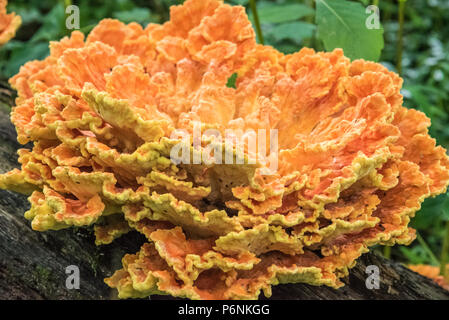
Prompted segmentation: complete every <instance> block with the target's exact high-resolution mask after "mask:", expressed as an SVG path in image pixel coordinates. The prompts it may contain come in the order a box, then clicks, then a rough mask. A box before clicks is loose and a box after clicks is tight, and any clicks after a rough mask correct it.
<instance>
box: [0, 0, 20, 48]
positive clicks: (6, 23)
mask: <svg viewBox="0 0 449 320" xmlns="http://www.w3.org/2000/svg"><path fill="white" fill-rule="evenodd" d="M7 4H8V1H7V0H0V47H1V46H2V45H4V44H5V43H6V42H8V41H9V40H11V39H12V38H14V36H15V35H16V31H17V29H18V28H19V26H20V24H21V23H22V19H21V18H20V16H17V15H16V14H15V13H14V12H13V13H10V14H6V5H7Z"/></svg>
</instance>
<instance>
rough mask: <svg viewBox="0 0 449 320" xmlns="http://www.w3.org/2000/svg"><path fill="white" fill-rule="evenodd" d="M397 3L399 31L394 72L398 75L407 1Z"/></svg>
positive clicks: (402, 0)
mask: <svg viewBox="0 0 449 320" xmlns="http://www.w3.org/2000/svg"><path fill="white" fill-rule="evenodd" d="M398 1H399V15H398V22H399V30H398V42H397V49H398V51H397V56H396V70H397V72H398V74H399V75H401V74H402V49H403V47H404V37H403V33H404V11H405V2H406V1H407V0H398Z"/></svg>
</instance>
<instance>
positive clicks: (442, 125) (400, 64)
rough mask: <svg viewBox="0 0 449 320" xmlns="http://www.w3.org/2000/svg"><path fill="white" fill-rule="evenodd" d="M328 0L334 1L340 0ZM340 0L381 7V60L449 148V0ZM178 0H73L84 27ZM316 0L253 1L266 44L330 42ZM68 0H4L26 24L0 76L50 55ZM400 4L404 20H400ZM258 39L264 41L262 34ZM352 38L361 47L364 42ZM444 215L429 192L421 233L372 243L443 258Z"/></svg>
mask: <svg viewBox="0 0 449 320" xmlns="http://www.w3.org/2000/svg"><path fill="white" fill-rule="evenodd" d="M326 1H327V2H328V3H333V2H332V1H337V0H326ZM338 1H340V2H342V1H346V2H355V3H357V5H358V6H360V7H361V8H362V6H363V10H364V9H365V7H367V6H368V5H373V4H374V5H378V6H379V9H380V11H379V12H380V21H381V23H382V27H383V38H384V46H383V50H382V52H381V55H380V59H379V62H380V63H382V64H384V65H385V66H386V67H387V68H389V69H390V70H392V71H396V72H399V73H401V75H402V77H403V78H404V86H403V90H402V93H403V95H404V103H405V105H406V106H407V107H410V108H417V109H419V110H421V111H423V112H425V113H426V114H427V116H429V117H430V118H431V120H432V127H431V128H430V131H431V135H432V136H433V137H435V138H436V139H437V141H438V143H439V144H441V145H443V146H444V147H445V148H449V41H447V39H448V38H449V25H448V24H447V22H448V21H449V1H447V0H427V1H425V0H408V1H405V0H377V1H376V0H360V1H356V0H353V1H349V0H338ZM182 2H183V1H182V0H109V1H99V0H78V1H76V0H73V4H75V5H77V6H78V7H79V8H80V28H81V31H83V32H84V33H88V32H89V31H90V30H91V29H92V28H93V27H94V26H95V25H96V24H97V23H98V22H99V21H100V20H101V19H103V18H116V19H119V20H121V21H123V22H125V23H128V22H131V21H137V22H139V23H141V24H142V25H143V26H145V25H146V24H148V23H149V22H153V23H162V22H164V21H166V20H168V18H169V7H170V6H171V5H176V4H180V3H182ZM225 2H229V3H231V4H239V5H243V6H245V7H246V8H247V12H248V14H249V16H250V18H251V20H252V21H254V16H253V12H252V10H251V2H253V1H252V0H229V1H225ZM254 2H255V1H254ZM319 2H320V1H317V2H315V1H314V0H276V1H269V0H258V1H257V2H256V3H257V12H258V17H259V21H260V26H261V31H262V34H263V39H264V42H265V44H269V45H272V46H274V47H276V48H277V49H279V50H280V51H282V52H284V53H292V52H295V51H298V50H299V49H300V48H301V47H303V46H307V47H313V48H315V49H317V50H325V49H329V48H328V46H326V43H325V41H324V42H323V38H324V37H323V36H321V37H320V36H319V34H318V33H319V32H317V31H319V30H318V29H319V23H318V22H319V21H318V18H317V17H315V16H316V13H317V10H318V5H319ZM321 2H325V1H321ZM69 4H72V1H70V0H47V1H42V0H10V1H9V7H8V11H14V12H16V13H17V14H19V15H20V16H22V20H23V24H22V26H21V28H20V29H19V31H18V33H17V36H16V38H15V39H13V40H12V41H10V42H9V43H8V44H6V45H5V46H4V47H3V48H1V49H0V78H3V79H6V78H9V77H11V76H12V75H14V74H15V73H17V72H18V70H19V68H20V66H21V65H23V64H24V63H25V62H27V61H29V60H34V59H43V58H44V57H45V56H46V55H47V54H48V41H50V40H58V39H60V38H61V37H63V36H65V35H67V34H68V33H69V30H67V29H66V27H65V19H66V17H67V15H66V13H65V7H66V6H67V5H69ZM401 11H402V12H403V24H402V27H401V23H400V22H399V21H400V15H401V14H400V12H401ZM315 18H317V19H315ZM253 23H254V22H253ZM317 23H318V26H317ZM337 32H340V31H339V30H337ZM401 35H402V36H401ZM362 37H363V35H362ZM401 38H402V40H401ZM362 39H363V38H362ZM258 40H259V42H261V39H260V36H259V39H258ZM365 40H366V39H365ZM368 41H369V39H368ZM401 43H403V45H401ZM357 45H359V46H360V47H363V46H366V45H367V44H366V43H358V44H357ZM401 52H402V53H401ZM401 55H402V56H401ZM448 221H449V199H448V196H447V195H446V194H444V195H441V196H439V197H437V198H434V199H428V200H426V201H425V203H424V204H423V207H422V209H421V212H419V213H418V214H417V216H416V218H415V219H414V220H413V222H412V226H413V227H415V228H416V229H417V230H418V233H419V237H418V240H417V241H415V242H414V243H413V244H412V245H411V246H408V247H404V246H396V247H393V248H392V250H391V252H390V250H384V249H383V248H377V250H380V251H383V252H384V254H386V255H387V256H390V255H391V258H393V259H395V260H397V261H402V262H404V263H411V264H420V263H424V264H432V265H438V264H439V263H440V262H441V259H442V258H443V259H445V258H444V254H443V253H444V252H448V251H449V248H448V247H447V245H448V243H449V239H448V234H449V222H448ZM444 239H446V242H445V240H444ZM445 246H446V247H445Z"/></svg>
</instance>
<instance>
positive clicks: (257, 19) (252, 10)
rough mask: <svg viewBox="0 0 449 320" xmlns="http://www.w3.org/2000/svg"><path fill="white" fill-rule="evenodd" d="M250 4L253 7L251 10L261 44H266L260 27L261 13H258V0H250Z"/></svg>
mask: <svg viewBox="0 0 449 320" xmlns="http://www.w3.org/2000/svg"><path fill="white" fill-rule="evenodd" d="M249 6H250V7H251V12H252V13H253V17H254V24H255V25H256V33H257V38H259V42H260V43H261V44H264V40H263V34H262V28H261V27H260V21H259V15H258V14H257V6H256V0H249Z"/></svg>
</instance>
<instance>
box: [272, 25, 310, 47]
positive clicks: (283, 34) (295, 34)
mask: <svg viewBox="0 0 449 320" xmlns="http://www.w3.org/2000/svg"><path fill="white" fill-rule="evenodd" d="M315 29H316V26H315V25H314V24H311V23H307V22H302V21H296V22H288V23H283V24H279V25H277V26H275V27H274V28H273V29H272V30H271V32H270V33H271V34H272V35H273V37H274V38H275V40H276V41H282V40H286V39H290V40H293V41H296V42H300V41H301V40H303V39H306V38H311V37H312V36H313V32H314V31H315Z"/></svg>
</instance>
